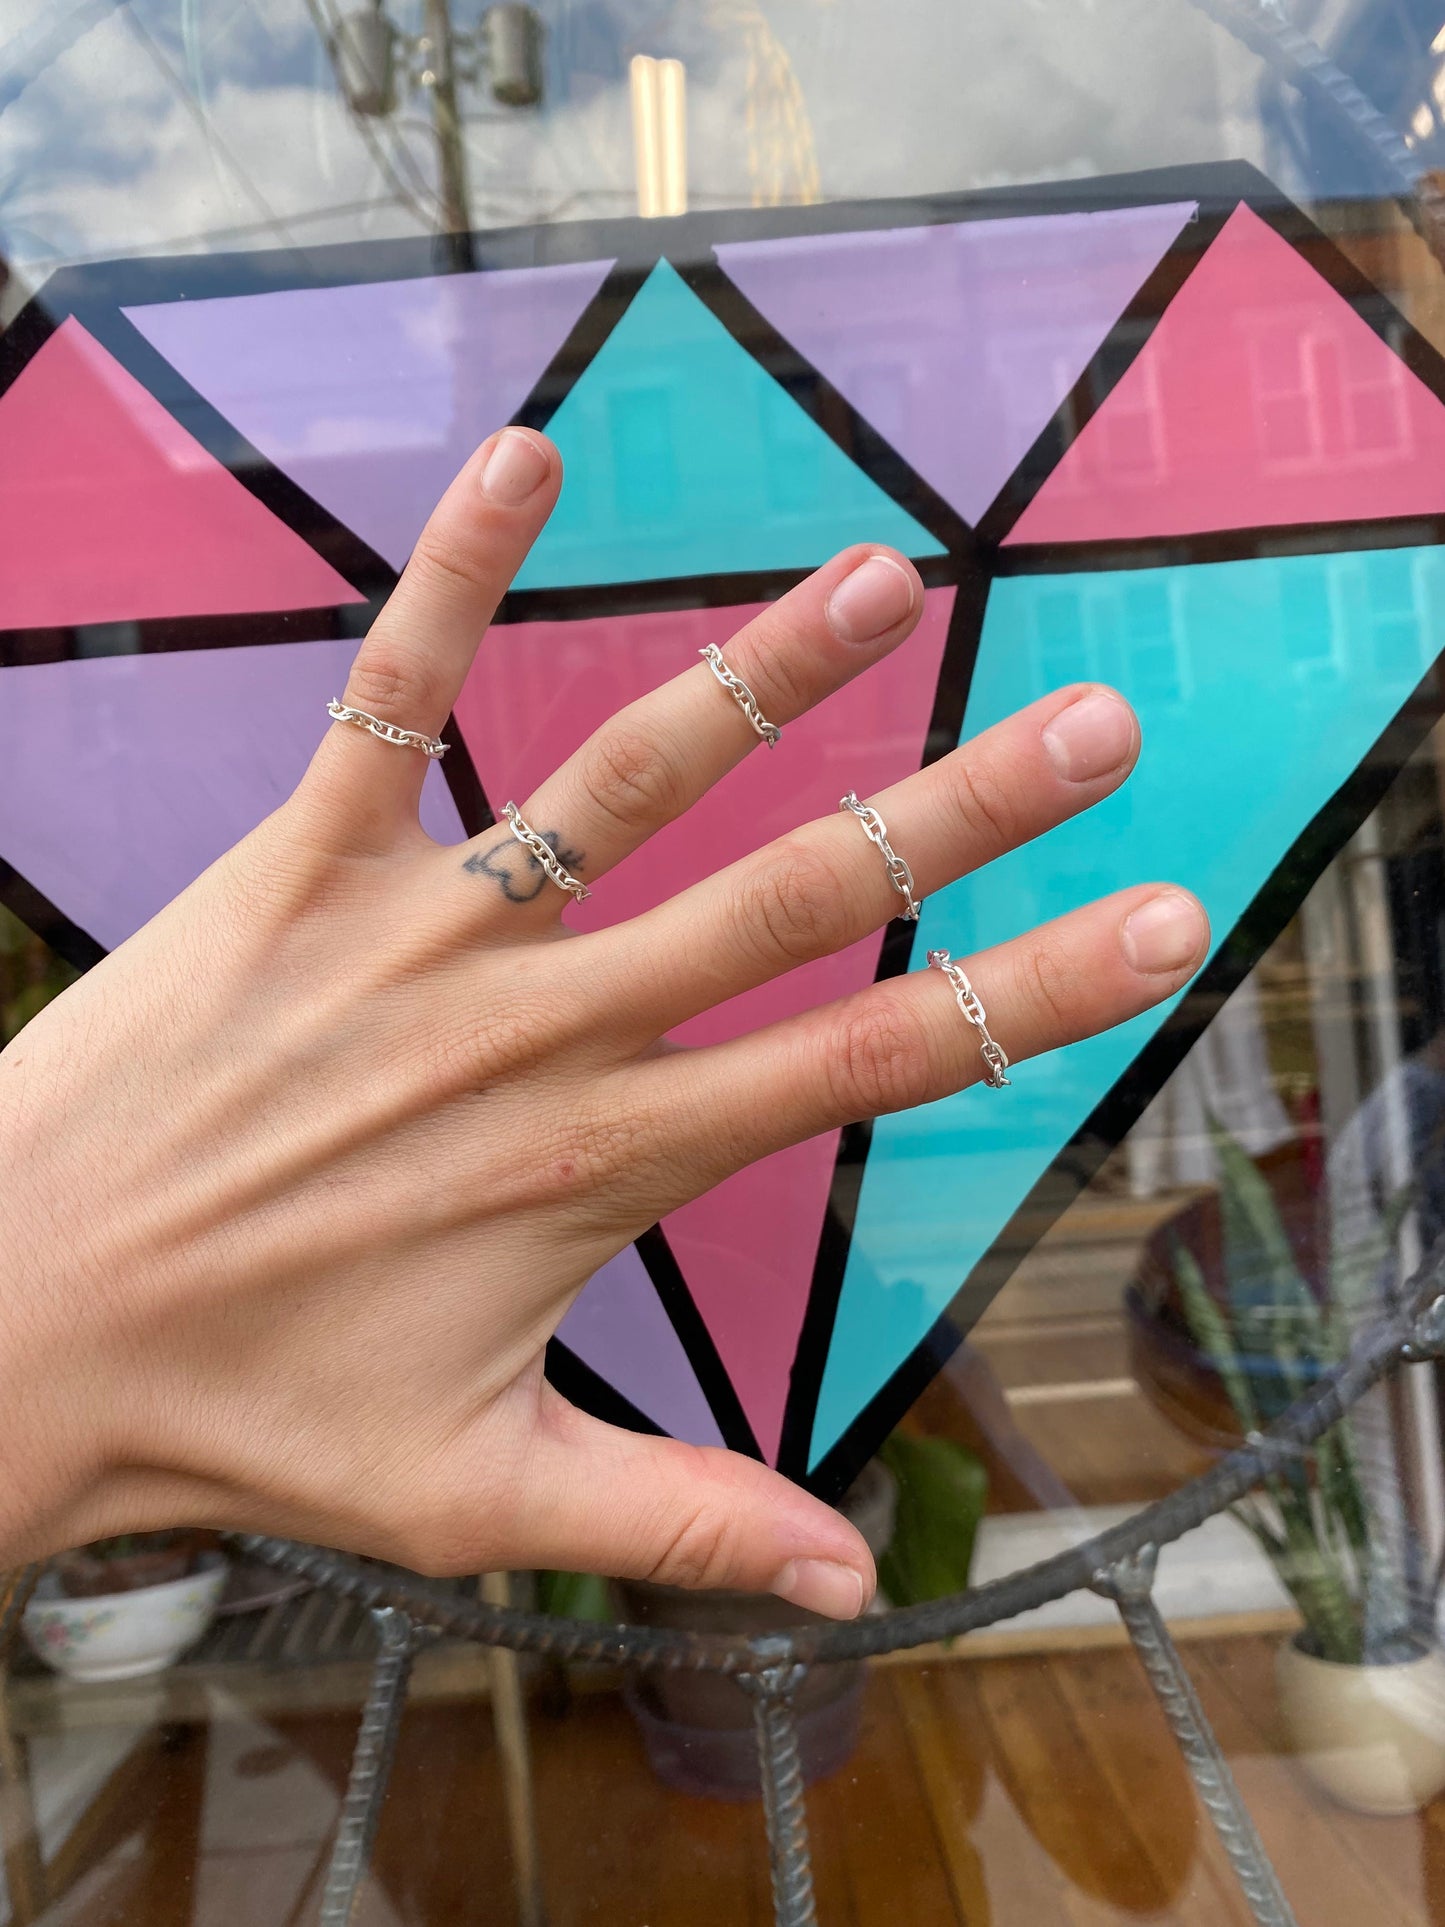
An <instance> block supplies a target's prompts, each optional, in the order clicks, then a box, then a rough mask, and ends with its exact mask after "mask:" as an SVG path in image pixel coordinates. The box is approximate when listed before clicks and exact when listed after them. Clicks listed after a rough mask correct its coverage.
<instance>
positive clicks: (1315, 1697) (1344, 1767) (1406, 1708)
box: [1275, 1636, 1445, 1814]
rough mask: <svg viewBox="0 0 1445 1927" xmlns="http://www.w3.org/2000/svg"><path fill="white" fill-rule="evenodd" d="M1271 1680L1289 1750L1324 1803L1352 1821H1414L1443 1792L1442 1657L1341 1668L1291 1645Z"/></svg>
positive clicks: (1425, 1656) (1433, 1653)
mask: <svg viewBox="0 0 1445 1927" xmlns="http://www.w3.org/2000/svg"><path fill="white" fill-rule="evenodd" d="M1275 1672H1276V1677H1277V1680H1278V1685H1279V1705H1280V1714H1281V1717H1282V1719H1283V1721H1284V1728H1285V1733H1286V1735H1287V1737H1288V1739H1289V1743H1290V1748H1291V1750H1292V1751H1293V1752H1294V1753H1295V1754H1296V1755H1297V1756H1298V1758H1299V1761H1300V1764H1301V1765H1302V1766H1303V1767H1304V1769H1305V1771H1306V1772H1307V1773H1308V1774H1309V1776H1310V1778H1311V1779H1312V1780H1314V1781H1315V1783H1316V1784H1317V1785H1318V1786H1320V1787H1322V1788H1323V1789H1324V1791H1325V1792H1326V1793H1328V1794H1329V1796H1330V1798H1331V1799H1333V1800H1337V1801H1338V1802H1339V1804H1340V1805H1341V1806H1344V1807H1350V1808H1352V1809H1353V1810H1354V1811H1355V1812H1356V1813H1380V1814H1385V1813H1417V1812H1418V1811H1419V1810H1420V1808H1421V1807H1423V1806H1428V1804H1429V1803H1430V1801H1431V1800H1433V1799H1434V1797H1435V1795H1436V1794H1437V1793H1440V1792H1442V1791H1445V1654H1442V1653H1441V1652H1439V1651H1438V1650H1436V1649H1434V1648H1431V1650H1430V1651H1428V1652H1424V1653H1421V1654H1420V1655H1419V1656H1418V1657H1417V1658H1415V1659H1403V1660H1398V1661H1395V1662H1393V1663H1390V1662H1386V1663H1381V1664H1379V1665H1372V1666H1346V1665H1342V1664H1340V1662H1339V1661H1337V1660H1329V1659H1317V1658H1316V1657H1315V1655H1314V1654H1313V1653H1309V1652H1306V1651H1305V1650H1304V1649H1303V1648H1302V1647H1301V1646H1300V1644H1299V1638H1298V1636H1296V1638H1295V1639H1293V1640H1291V1641H1290V1642H1289V1643H1288V1644H1287V1645H1284V1646H1281V1647H1280V1649H1279V1653H1278V1655H1277V1657H1276V1662H1275Z"/></svg>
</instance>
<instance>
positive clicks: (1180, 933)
mask: <svg viewBox="0 0 1445 1927" xmlns="http://www.w3.org/2000/svg"><path fill="white" fill-rule="evenodd" d="M1119 936H1120V941H1121V943H1122V944H1123V947H1124V955H1125V957H1126V958H1127V959H1128V962H1129V967H1130V968H1131V969H1132V970H1137V971H1139V972H1140V973H1141V974H1142V975H1144V976H1154V975H1159V974H1160V973H1162V972H1165V971H1170V972H1172V971H1176V970H1185V969H1187V968H1188V967H1189V966H1190V965H1191V964H1194V963H1197V962H1198V961H1199V958H1200V955H1201V953H1202V951H1203V949H1204V946H1205V943H1206V942H1207V941H1208V937H1209V924H1208V922H1207V921H1206V919H1205V915H1204V912H1203V910H1201V909H1200V907H1199V905H1198V904H1197V903H1196V902H1195V901H1194V899H1193V897H1186V896H1185V895H1184V894H1183V893H1182V892H1181V891H1179V890H1164V891H1161V892H1160V894H1159V895H1158V896H1157V897H1150V899H1149V901H1148V902H1147V903H1141V904H1140V905H1139V907H1138V909H1137V910H1131V911H1130V912H1129V914H1128V916H1127V917H1125V919H1124V927H1123V929H1122V930H1121V931H1120V933H1119Z"/></svg>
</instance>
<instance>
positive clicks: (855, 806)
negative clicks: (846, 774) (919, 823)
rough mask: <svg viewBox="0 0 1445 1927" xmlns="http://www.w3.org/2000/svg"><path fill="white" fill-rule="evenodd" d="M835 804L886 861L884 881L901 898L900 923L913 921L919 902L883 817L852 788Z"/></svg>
mask: <svg viewBox="0 0 1445 1927" xmlns="http://www.w3.org/2000/svg"><path fill="white" fill-rule="evenodd" d="M838 808H839V809H840V810H851V811H852V812H853V814H854V816H856V817H857V819H858V821H859V822H860V823H861V824H862V825H863V834H864V835H865V836H866V837H867V839H868V841H869V842H870V843H871V844H872V845H873V846H874V848H875V849H876V850H877V851H878V853H879V855H880V856H881V857H882V858H883V861H884V862H885V863H886V864H887V866H888V881H889V882H890V883H891V884H892V885H893V887H894V889H895V890H896V891H897V892H898V894H899V896H900V897H902V899H903V908H902V909H901V910H900V911H899V912H898V915H899V918H900V920H901V921H902V922H904V923H917V921H918V913H919V911H920V910H921V909H922V908H923V905H922V904H921V903H920V902H919V901H918V899H917V898H916V897H915V896H914V894H913V872H912V871H911V870H910V869H909V867H908V865H907V864H906V863H905V862H904V861H903V858H902V857H901V856H900V855H899V854H898V852H897V851H896V850H895V849H894V847H893V845H892V844H891V843H890V842H889V841H888V829H887V826H886V825H885V823H884V821H883V818H882V817H881V816H880V815H879V814H878V812H877V810H875V809H874V807H873V805H872V804H871V803H860V802H859V800H858V797H857V794H856V792H855V791H853V790H849V792H848V794H847V795H846V796H843V797H840V798H839V799H838Z"/></svg>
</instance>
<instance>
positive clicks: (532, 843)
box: [502, 803, 592, 903]
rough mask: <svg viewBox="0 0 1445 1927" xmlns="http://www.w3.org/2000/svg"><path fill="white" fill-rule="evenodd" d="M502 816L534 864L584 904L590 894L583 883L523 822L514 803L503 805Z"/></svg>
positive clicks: (542, 838) (530, 827) (548, 844)
mask: <svg viewBox="0 0 1445 1927" xmlns="http://www.w3.org/2000/svg"><path fill="white" fill-rule="evenodd" d="M502 814H503V816H505V817H506V819H507V822H508V825H509V826H510V828H511V832H512V835H513V836H514V837H516V839H517V841H518V842H519V843H520V844H521V845H522V847H523V848H524V849H525V850H527V851H529V852H530V853H531V856H532V859H533V861H534V862H536V863H539V864H540V865H541V866H542V868H543V870H544V871H545V872H546V873H547V875H548V877H549V878H550V879H551V880H552V882H553V883H555V884H556V886H557V888H558V889H559V890H566V891H567V893H568V894H569V895H570V896H573V897H575V898H576V899H577V901H578V903H585V902H586V901H587V899H588V897H590V896H591V894H592V892H591V891H590V890H589V889H588V888H587V885H586V884H585V883H579V882H578V880H577V878H576V877H574V876H573V874H572V872H571V871H570V870H569V869H567V868H566V867H565V865H563V864H561V863H559V862H558V860H557V852H556V851H555V850H554V849H553V848H552V846H551V844H550V843H548V842H547V840H546V839H545V838H544V837H540V836H538V834H537V832H536V831H535V830H534V829H533V828H532V826H531V824H530V823H528V822H525V821H524V820H523V817H522V812H521V811H520V810H519V809H518V808H517V806H516V804H515V803H504V804H503V805H502Z"/></svg>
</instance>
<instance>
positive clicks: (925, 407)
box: [717, 201, 1195, 522]
mask: <svg viewBox="0 0 1445 1927" xmlns="http://www.w3.org/2000/svg"><path fill="white" fill-rule="evenodd" d="M1194 212H1195V203H1194V202H1192V201H1177V202H1173V203H1171V204H1170V205H1168V206H1167V207H1131V208H1111V209H1107V210H1104V211H1101V212H1099V213H1093V214H1041V215H1028V216H1023V217H1019V218H1016V219H1009V220H997V221H989V220H985V221H963V222H957V223H951V224H948V225H944V226H937V227H916V228H883V229H878V230H876V231H874V232H872V233H861V234H860V233H854V234H809V235H800V236H797V237H793V238H790V239H788V240H780V241H732V242H728V243H726V244H725V245H723V246H721V247H719V248H718V249H717V256H718V259H719V261H721V263H722V265H723V268H724V269H725V270H726V272H727V273H728V275H730V276H731V278H732V279H733V281H735V282H736V283H737V285H738V287H739V288H741V289H742V291H743V293H744V294H745V295H746V296H747V297H748V299H749V300H750V301H751V302H752V304H753V306H754V307H755V308H757V309H758V310H759V312H760V313H761V314H763V315H765V316H766V317H767V319H768V320H769V321H770V322H771V323H772V324H773V326H774V327H775V328H776V329H777V330H778V332H779V333H780V334H782V335H784V336H786V338H787V339H788V340H789V341H790V342H791V343H792V344H793V346H794V347H795V348H796V349H798V351H799V352H800V353H801V354H802V355H804V356H805V357H806V358H807V359H808V360H809V361H810V362H812V364H813V366H814V367H815V368H816V369H817V370H818V371H819V373H820V374H822V375H824V376H826V377H827V379H828V380H829V381H830V382H831V383H832V384H833V386H834V387H835V388H836V389H837V390H838V392H839V393H840V394H841V395H843V396H844V397H845V398H846V399H847V400H848V401H849V402H851V403H852V405H853V407H854V408H856V409H857V411H858V413H859V414H860V415H862V416H863V417H864V419H865V420H867V421H868V422H870V423H871V424H872V425H873V427H874V428H876V429H877V430H878V432H879V434H880V435H882V436H883V437H884V439H885V440H886V441H888V442H890V443H891V444H892V446H893V447H894V448H895V449H896V450H897V451H898V453H899V454H900V455H902V456H903V457H904V458H905V460H907V461H908V462H910V463H911V464H912V465H913V467H914V468H915V469H916V470H917V471H918V473H919V474H920V475H921V476H923V478H924V480H925V481H928V482H931V483H932V485H933V487H934V488H936V489H937V490H938V493H939V494H940V495H942V496H943V497H944V499H945V500H946V501H948V502H951V503H952V504H953V506H954V507H955V508H956V509H957V510H958V512H959V513H960V514H961V515H962V516H963V517H964V519H965V520H966V521H969V522H977V521H978V519H979V517H980V516H981V515H982V514H983V511H984V510H985V509H986V508H987V507H988V505H989V503H990V502H992V501H993V499H994V497H995V496H996V495H997V494H998V492H999V490H1000V489H1001V488H1002V487H1003V485H1004V483H1005V482H1006V481H1007V480H1008V478H1009V476H1010V475H1011V474H1012V473H1013V471H1014V469H1015V468H1017V467H1018V464H1019V463H1020V461H1021V460H1022V459H1023V457H1024V456H1025V455H1026V454H1027V453H1028V450H1029V449H1030V447H1032V445H1033V443H1034V441H1035V440H1036V439H1037V437H1038V435H1039V433H1040V431H1041V430H1042V429H1043V428H1044V427H1045V425H1046V424H1047V422H1048V420H1049V418H1050V417H1051V416H1052V414H1053V413H1054V410H1055V409H1056V408H1057V407H1058V405H1059V403H1060V402H1061V401H1062V400H1063V398H1064V396H1065V395H1066V394H1068V392H1069V390H1070V389H1071V388H1072V387H1073V385H1074V383H1075V382H1076V381H1077V380H1078V379H1079V376H1080V375H1081V374H1082V373H1083V372H1084V369H1085V368H1086V367H1087V365H1088V362H1089V359H1090V357H1091V356H1092V355H1093V353H1094V351H1095V350H1096V349H1097V348H1098V346H1099V344H1100V342H1102V341H1103V339H1104V337H1105V336H1106V335H1107V334H1108V332H1109V330H1110V328H1112V327H1113V325H1114V323H1115V322H1116V321H1117V320H1118V318H1119V316H1120V315H1121V314H1122V313H1123V311H1124V309H1125V308H1126V307H1127V306H1128V305H1129V302H1130V301H1131V300H1132V299H1133V297H1134V295H1135V294H1136V293H1137V292H1138V290H1139V288H1140V287H1141V286H1142V284H1143V283H1144V281H1145V280H1146V279H1147V278H1148V276H1149V273H1150V271H1151V270H1152V269H1153V268H1154V267H1155V266H1156V265H1157V264H1158V262H1159V260H1160V258H1161V257H1162V256H1163V254H1164V252H1165V250H1166V249H1167V248H1168V247H1169V245H1170V243H1171V242H1172V241H1173V240H1174V238H1175V236H1176V235H1177V234H1178V233H1179V231H1180V229H1181V228H1182V227H1183V226H1184V224H1185V222H1186V221H1187V220H1189V219H1190V217H1191V216H1192V215H1193V214H1194Z"/></svg>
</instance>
